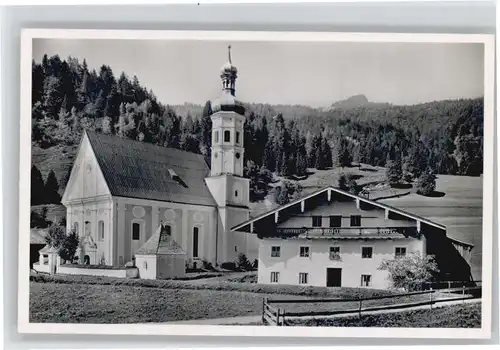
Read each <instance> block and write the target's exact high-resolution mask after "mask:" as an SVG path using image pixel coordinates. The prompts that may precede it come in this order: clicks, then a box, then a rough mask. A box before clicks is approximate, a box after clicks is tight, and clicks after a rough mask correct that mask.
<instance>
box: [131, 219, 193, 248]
mask: <svg viewBox="0 0 500 350" xmlns="http://www.w3.org/2000/svg"><path fill="white" fill-rule="evenodd" d="M170 254H184V255H185V254H186V252H185V251H184V250H183V249H182V248H181V246H180V245H179V244H177V242H176V241H175V240H174V239H173V238H172V236H171V235H170V234H168V232H167V231H166V230H165V229H164V227H163V226H162V225H160V226H159V227H158V229H157V230H156V232H155V233H154V234H153V235H152V236H151V238H149V239H148V240H147V242H146V243H144V245H143V246H142V247H140V248H139V249H138V250H137V252H135V255H170Z"/></svg>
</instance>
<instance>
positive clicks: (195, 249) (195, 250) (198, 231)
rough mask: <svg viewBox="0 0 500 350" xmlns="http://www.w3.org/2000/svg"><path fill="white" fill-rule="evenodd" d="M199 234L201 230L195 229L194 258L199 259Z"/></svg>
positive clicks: (196, 227)
mask: <svg viewBox="0 0 500 350" xmlns="http://www.w3.org/2000/svg"><path fill="white" fill-rule="evenodd" d="M199 234H200V228H199V227H198V226H195V227H193V258H197V257H198V243H199V242H198V241H199Z"/></svg>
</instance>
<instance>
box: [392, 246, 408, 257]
mask: <svg viewBox="0 0 500 350" xmlns="http://www.w3.org/2000/svg"><path fill="white" fill-rule="evenodd" d="M394 256H395V257H396V259H397V258H402V257H404V256H406V247H396V249H395V252H394Z"/></svg>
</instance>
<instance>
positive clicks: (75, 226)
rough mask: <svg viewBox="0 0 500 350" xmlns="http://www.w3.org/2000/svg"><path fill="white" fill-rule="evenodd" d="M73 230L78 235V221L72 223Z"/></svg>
mask: <svg viewBox="0 0 500 350" xmlns="http://www.w3.org/2000/svg"><path fill="white" fill-rule="evenodd" d="M73 230H74V231H75V232H76V234H77V236H80V230H79V228H78V222H77V221H75V222H74V223H73Z"/></svg>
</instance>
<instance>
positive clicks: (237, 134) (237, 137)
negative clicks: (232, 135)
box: [236, 131, 240, 144]
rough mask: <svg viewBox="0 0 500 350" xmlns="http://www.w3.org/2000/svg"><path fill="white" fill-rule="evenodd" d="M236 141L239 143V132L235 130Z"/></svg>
mask: <svg viewBox="0 0 500 350" xmlns="http://www.w3.org/2000/svg"><path fill="white" fill-rule="evenodd" d="M236 143H237V144H239V143H240V133H239V131H237V132H236Z"/></svg>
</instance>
